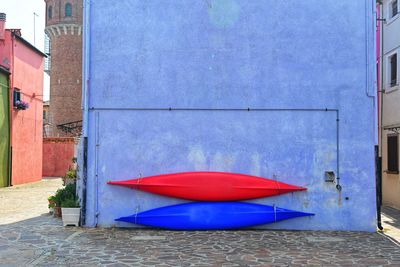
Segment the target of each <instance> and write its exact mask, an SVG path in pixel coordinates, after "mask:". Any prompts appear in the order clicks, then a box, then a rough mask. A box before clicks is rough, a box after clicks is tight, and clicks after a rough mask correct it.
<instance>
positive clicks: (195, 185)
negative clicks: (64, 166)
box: [108, 172, 307, 201]
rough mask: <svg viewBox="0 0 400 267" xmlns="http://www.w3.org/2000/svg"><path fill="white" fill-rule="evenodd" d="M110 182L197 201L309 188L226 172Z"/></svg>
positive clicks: (229, 199) (255, 196) (243, 198)
mask: <svg viewBox="0 0 400 267" xmlns="http://www.w3.org/2000/svg"><path fill="white" fill-rule="evenodd" d="M108 184H112V185H121V186H126V187H129V188H133V189H139V190H143V191H147V192H150V193H154V194H159V195H164V196H170V197H175V198H183V199H188V200H196V201H236V200H245V199H254V198H262V197H270V196H276V195H280V194H285V193H289V192H294V191H302V190H307V189H306V188H304V187H299V186H294V185H290V184H285V183H281V182H278V181H275V180H270V179H266V178H261V177H256V176H250V175H244V174H236V173H224V172H185V173H175V174H164V175H157V176H149V177H144V178H139V179H133V180H127V181H115V182H108Z"/></svg>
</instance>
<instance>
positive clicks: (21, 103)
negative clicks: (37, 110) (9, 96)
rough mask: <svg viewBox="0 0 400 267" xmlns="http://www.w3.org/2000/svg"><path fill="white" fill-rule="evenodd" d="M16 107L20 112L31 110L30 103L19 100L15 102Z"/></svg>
mask: <svg viewBox="0 0 400 267" xmlns="http://www.w3.org/2000/svg"><path fill="white" fill-rule="evenodd" d="M15 107H16V108H17V109H18V110H26V109H28V108H29V103H28V102H25V101H22V100H17V101H15Z"/></svg>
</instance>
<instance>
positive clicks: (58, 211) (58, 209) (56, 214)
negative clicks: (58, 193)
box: [54, 206, 62, 217]
mask: <svg viewBox="0 0 400 267" xmlns="http://www.w3.org/2000/svg"><path fill="white" fill-rule="evenodd" d="M61 215H62V214H61V207H57V206H56V207H54V217H61Z"/></svg>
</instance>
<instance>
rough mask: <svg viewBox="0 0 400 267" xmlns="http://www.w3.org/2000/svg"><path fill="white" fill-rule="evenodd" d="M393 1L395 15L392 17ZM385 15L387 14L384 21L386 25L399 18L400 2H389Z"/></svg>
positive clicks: (399, 0) (398, 0)
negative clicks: (395, 10)
mask: <svg viewBox="0 0 400 267" xmlns="http://www.w3.org/2000/svg"><path fill="white" fill-rule="evenodd" d="M394 1H397V10H398V11H397V14H396V15H395V16H393V17H391V16H392V3H393V2H394ZM386 14H387V16H386V17H387V19H386V24H387V25H389V24H390V23H392V22H393V21H395V20H396V19H398V18H399V17H400V0H391V1H389V3H388V5H387V7H386Z"/></svg>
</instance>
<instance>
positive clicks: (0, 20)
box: [0, 13, 6, 40]
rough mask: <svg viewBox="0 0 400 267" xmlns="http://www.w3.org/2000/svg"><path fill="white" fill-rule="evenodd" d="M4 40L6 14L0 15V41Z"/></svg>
mask: <svg viewBox="0 0 400 267" xmlns="http://www.w3.org/2000/svg"><path fill="white" fill-rule="evenodd" d="M5 38H6V14H5V13H0V40H4V39H5Z"/></svg>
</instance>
